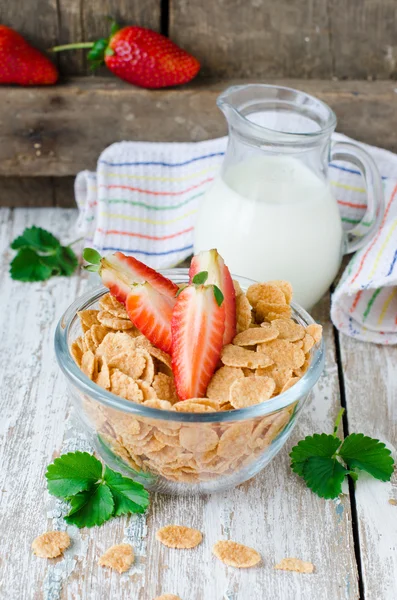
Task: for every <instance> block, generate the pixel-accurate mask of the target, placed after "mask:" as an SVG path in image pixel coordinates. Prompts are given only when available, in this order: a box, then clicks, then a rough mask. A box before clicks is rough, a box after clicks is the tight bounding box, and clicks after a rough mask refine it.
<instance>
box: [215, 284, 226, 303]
mask: <svg viewBox="0 0 397 600" xmlns="http://www.w3.org/2000/svg"><path fill="white" fill-rule="evenodd" d="M214 296H215V300H216V303H217V305H218V306H222V302H223V300H224V296H223V294H222V292H221V290H220V289H219V288H218V286H217V285H214Z"/></svg>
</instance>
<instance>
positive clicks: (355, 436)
mask: <svg viewBox="0 0 397 600" xmlns="http://www.w3.org/2000/svg"><path fill="white" fill-rule="evenodd" d="M339 454H340V456H341V457H342V458H343V460H344V461H345V463H346V464H347V466H348V467H349V468H350V469H360V470H362V471H366V472H367V473H369V474H370V475H372V476H373V477H375V478H376V479H380V480H381V481H390V478H391V476H392V474H393V470H394V460H393V458H392V457H391V452H390V450H389V449H388V448H386V446H385V444H383V443H382V442H380V441H379V440H376V439H373V438H370V437H368V436H366V435H363V434H362V433H351V434H350V435H349V436H348V437H347V438H346V439H345V441H344V442H343V444H342V446H341V448H340V450H339Z"/></svg>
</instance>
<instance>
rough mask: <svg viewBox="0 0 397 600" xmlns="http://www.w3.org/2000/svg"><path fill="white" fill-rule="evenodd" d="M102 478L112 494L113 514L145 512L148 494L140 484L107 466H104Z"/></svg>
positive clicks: (147, 504)
mask: <svg viewBox="0 0 397 600" xmlns="http://www.w3.org/2000/svg"><path fill="white" fill-rule="evenodd" d="M104 480H105V482H106V484H107V485H108V486H109V488H110V490H111V492H112V495H113V500H114V515H115V516H119V515H125V514H128V513H143V512H145V510H146V509H147V507H148V506H149V494H148V492H147V491H146V490H145V488H144V487H143V485H142V484H140V483H137V482H136V481H132V479H128V477H123V475H121V474H120V473H117V472H116V471H112V469H109V467H105V474H104Z"/></svg>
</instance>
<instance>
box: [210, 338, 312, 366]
mask: <svg viewBox="0 0 397 600" xmlns="http://www.w3.org/2000/svg"><path fill="white" fill-rule="evenodd" d="M275 341H276V340H275ZM269 343H272V342H269ZM221 361H222V362H223V364H224V365H227V366H228V367H248V368H249V369H257V368H258V367H267V366H269V365H271V364H272V363H273V360H272V359H271V358H270V357H269V356H267V355H265V354H262V353H261V352H254V351H252V350H247V349H246V348H242V347H240V346H234V345H233V344H228V345H227V346H224V347H223V350H222V353H221ZM302 362H303V361H302Z"/></svg>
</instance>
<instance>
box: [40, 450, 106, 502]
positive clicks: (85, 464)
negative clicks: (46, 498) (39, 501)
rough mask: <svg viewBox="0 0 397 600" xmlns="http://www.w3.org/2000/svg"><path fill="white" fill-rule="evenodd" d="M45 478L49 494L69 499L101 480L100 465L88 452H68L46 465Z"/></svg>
mask: <svg viewBox="0 0 397 600" xmlns="http://www.w3.org/2000/svg"><path fill="white" fill-rule="evenodd" d="M45 476H46V479H47V487H48V491H49V492H50V494H52V495H53V496H57V497H58V498H70V497H71V496H74V494H77V493H78V492H82V491H84V490H88V489H89V488H90V487H91V486H92V485H93V484H95V483H96V482H97V481H99V480H100V479H101V477H102V463H101V462H100V461H99V460H98V459H97V458H95V456H92V454H88V452H69V453H68V454H63V455H62V456H60V457H59V458H56V459H55V460H54V462H53V463H51V464H50V465H48V467H47V472H46V474H45Z"/></svg>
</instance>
